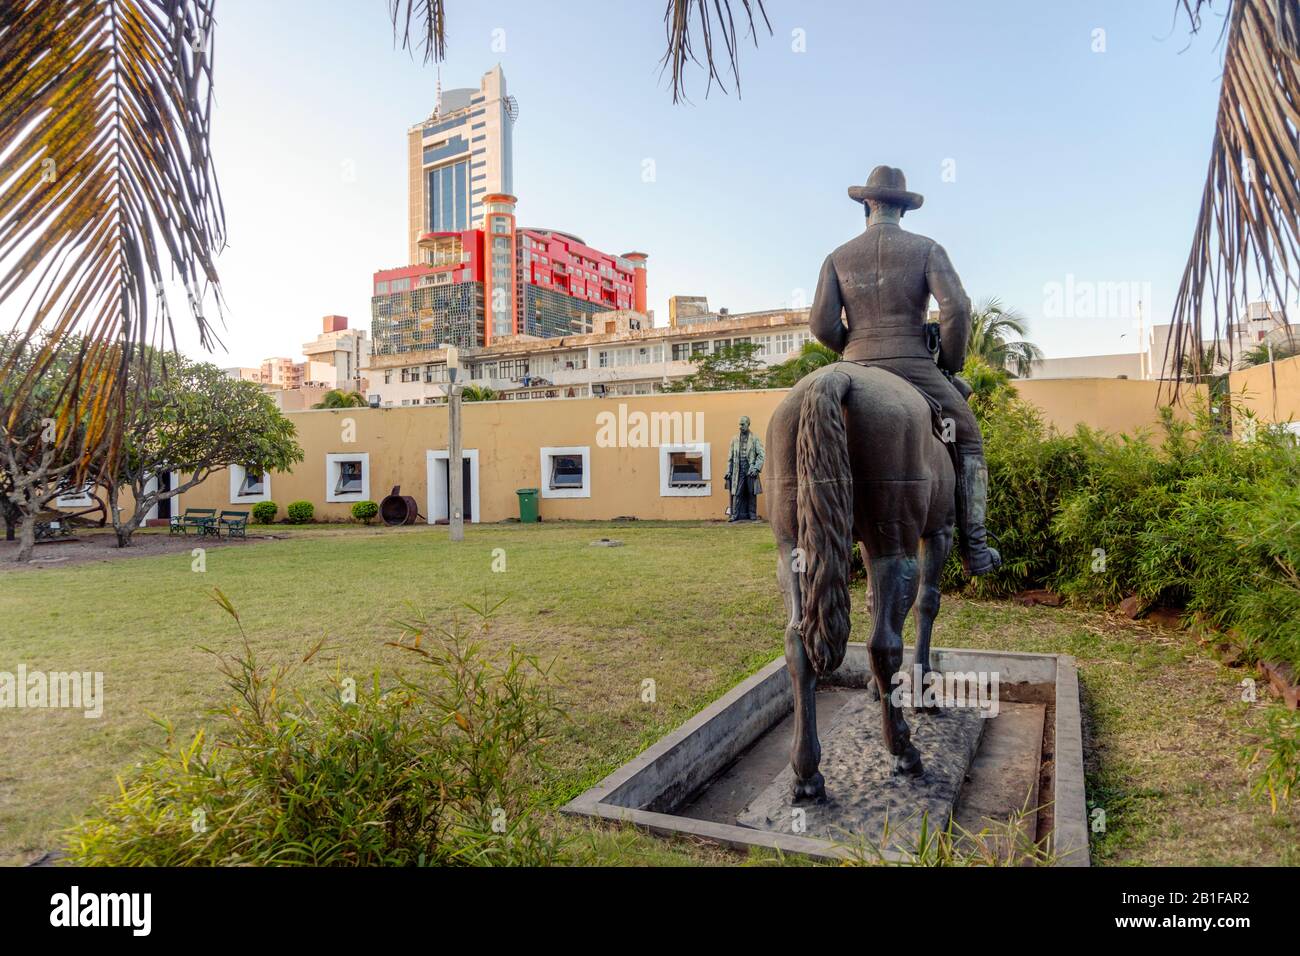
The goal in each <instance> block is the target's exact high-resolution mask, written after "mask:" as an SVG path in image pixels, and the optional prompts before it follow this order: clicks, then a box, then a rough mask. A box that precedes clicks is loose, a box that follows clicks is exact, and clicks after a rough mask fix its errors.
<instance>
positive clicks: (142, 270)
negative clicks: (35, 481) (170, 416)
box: [0, 0, 224, 469]
mask: <svg viewBox="0 0 1300 956" xmlns="http://www.w3.org/2000/svg"><path fill="white" fill-rule="evenodd" d="M212 25H213V17H212V0H115V2H113V3H104V2H101V0H6V2H5V3H4V4H0V156H4V157H5V172H4V178H5V180H6V181H7V182H6V186H5V188H4V189H3V191H0V302H5V303H8V302H9V301H10V299H11V298H12V299H14V300H15V301H16V302H18V303H21V305H20V306H19V308H18V309H16V312H17V317H16V320H15V322H14V328H15V329H19V330H21V332H20V340H21V344H23V345H26V344H27V343H28V342H32V341H35V337H36V336H37V334H38V333H40V332H42V331H43V332H46V333H48V335H46V337H45V338H44V340H43V342H42V345H41V348H40V349H39V353H38V355H37V357H36V360H35V361H34V362H32V363H31V364H30V365H29V366H28V367H27V368H26V369H24V370H23V371H22V372H21V373H19V372H17V370H16V369H15V367H14V366H13V364H12V360H11V361H8V362H5V363H3V367H0V376H6V375H10V374H19V375H20V381H19V382H18V383H17V387H16V388H15V389H14V391H13V398H12V400H11V401H10V402H8V403H6V407H3V408H0V421H2V422H3V423H4V424H6V425H12V424H14V423H16V422H17V421H18V420H19V418H20V417H21V415H22V414H23V410H24V407H25V406H26V405H27V403H29V402H30V401H32V394H33V391H34V389H33V385H34V383H35V382H36V381H37V380H38V379H40V378H41V376H43V375H45V374H46V373H47V372H48V371H49V370H50V369H51V368H52V366H53V363H54V362H55V355H56V352H57V350H58V346H59V343H60V342H61V341H62V340H64V339H65V338H66V337H67V336H69V335H71V334H73V333H75V332H78V331H80V332H82V333H84V334H83V336H82V338H81V339H80V344H79V350H80V353H81V359H80V361H77V362H75V364H74V369H75V372H74V374H73V375H70V376H68V377H67V387H66V388H65V389H63V390H62V391H61V393H60V395H59V396H57V397H55V399H54V401H55V402H56V407H55V408H53V409H50V410H49V411H46V412H45V414H52V415H54V416H55V417H56V418H57V420H58V421H59V423H60V425H59V429H60V433H59V436H58V441H59V443H60V445H63V444H64V443H68V442H73V441H74V440H73V439H71V437H70V436H71V434H72V433H73V432H74V431H78V430H77V429H73V428H71V427H69V426H70V423H71V421H72V419H74V418H83V417H84V421H85V425H86V427H85V428H84V429H81V430H80V434H79V437H78V438H77V439H76V440H75V446H76V447H75V448H73V447H72V446H71V445H68V449H69V451H70V452H71V453H72V454H75V455H77V456H79V457H80V459H81V462H82V467H83V469H85V468H88V467H89V464H90V461H91V459H92V458H94V457H95V456H96V455H97V454H98V453H100V452H101V451H107V452H108V453H109V455H110V457H111V456H113V455H115V454H116V453H117V451H118V449H119V447H120V442H119V441H118V438H119V437H120V433H121V428H122V425H123V417H124V415H125V409H126V407H127V402H126V390H127V388H128V384H127V383H128V381H134V380H135V379H136V376H128V375H127V373H126V370H127V368H128V367H129V366H130V365H131V362H132V358H131V356H132V354H133V353H140V354H143V353H142V349H143V348H144V347H145V346H148V345H149V344H151V343H158V342H161V341H163V340H165V339H166V338H167V337H168V336H167V333H168V331H169V330H170V326H171V315H172V309H173V307H174V306H175V304H176V300H177V299H181V300H182V301H183V302H184V303H185V304H184V305H183V306H181V308H184V309H185V310H187V311H188V312H189V313H190V314H191V317H192V319H193V321H194V323H195V325H196V326H197V327H198V330H199V338H200V341H201V343H202V344H203V345H204V347H205V348H210V347H211V346H212V345H213V344H215V343H216V338H215V336H214V334H213V331H212V327H211V325H210V323H209V319H208V317H207V315H206V314H205V312H204V303H205V300H207V299H208V298H209V297H211V298H212V299H213V300H214V301H215V304H216V306H217V308H218V310H219V309H220V297H219V295H216V293H215V285H216V280H217V272H216V266H215V259H216V254H217V252H218V251H219V250H220V249H221V247H222V245H223V242H224V239H223V236H224V222H223V213H222V206H221V194H220V192H219V191H218V189H217V184H216V178H215V176H214V174H213V169H212V159H211V155H210V153H209V148H208V131H209V120H210V111H211V105H212V99H211V92H212V66H211V63H212V61H211V54H210V51H211V48H212ZM174 279H179V283H176V282H174V281H173V280H174ZM178 287H183V289H184V293H183V295H181V294H178V292H179V288H178ZM12 354H16V353H11V356H12ZM143 384H144V383H142V385H143Z"/></svg>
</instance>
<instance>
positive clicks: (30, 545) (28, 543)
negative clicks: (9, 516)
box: [14, 514, 36, 564]
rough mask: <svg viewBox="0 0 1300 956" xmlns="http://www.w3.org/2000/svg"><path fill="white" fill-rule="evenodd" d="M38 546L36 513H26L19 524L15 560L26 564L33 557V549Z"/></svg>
mask: <svg viewBox="0 0 1300 956" xmlns="http://www.w3.org/2000/svg"><path fill="white" fill-rule="evenodd" d="M35 547H36V515H34V514H24V515H23V517H22V521H21V523H20V524H19V525H18V553H17V554H15V555H14V561H15V562H17V563H19V564H25V563H27V562H28V561H30V560H31V559H32V550H33V549H34V548H35Z"/></svg>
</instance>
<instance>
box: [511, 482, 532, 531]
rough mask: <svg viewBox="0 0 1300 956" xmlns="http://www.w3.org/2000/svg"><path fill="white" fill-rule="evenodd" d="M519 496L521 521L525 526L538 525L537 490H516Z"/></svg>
mask: <svg viewBox="0 0 1300 956" xmlns="http://www.w3.org/2000/svg"><path fill="white" fill-rule="evenodd" d="M515 494H517V495H518V496H519V520H520V521H521V522H522V523H524V524H536V523H537V489H536V488H516V489H515Z"/></svg>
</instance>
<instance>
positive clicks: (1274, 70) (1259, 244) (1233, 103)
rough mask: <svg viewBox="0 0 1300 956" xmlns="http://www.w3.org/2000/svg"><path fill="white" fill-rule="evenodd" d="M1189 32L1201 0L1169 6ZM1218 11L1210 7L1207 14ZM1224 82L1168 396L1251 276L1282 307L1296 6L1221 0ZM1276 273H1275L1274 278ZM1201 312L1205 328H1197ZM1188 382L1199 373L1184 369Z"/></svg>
mask: <svg viewBox="0 0 1300 956" xmlns="http://www.w3.org/2000/svg"><path fill="white" fill-rule="evenodd" d="M1178 6H1179V7H1181V9H1182V11H1183V12H1184V13H1185V14H1186V15H1187V18H1188V20H1189V22H1190V24H1191V32H1192V33H1193V34H1195V33H1197V32H1198V31H1199V30H1200V28H1201V12H1202V10H1203V9H1209V8H1210V7H1211V3H1210V0H1178ZM1213 12H1214V13H1216V14H1218V13H1219V12H1220V11H1219V10H1218V9H1214V10H1213ZM1222 16H1223V23H1224V26H1223V30H1224V33H1225V34H1226V36H1227V42H1226V43H1225V45H1224V54H1223V81H1222V84H1221V86H1220V89H1219V107H1218V114H1217V117H1216V120H1215V131H1214V142H1213V144H1212V145H1211V147H1210V163H1209V169H1208V170H1207V171H1206V174H1205V186H1204V189H1203V191H1202V194H1201V209H1200V214H1199V216H1198V217H1197V221H1196V228H1195V230H1194V231H1193V233H1192V248H1191V251H1190V252H1189V253H1188V256H1187V265H1186V267H1185V268H1184V270H1183V277H1182V282H1181V283H1180V285H1179V287H1178V295H1177V297H1176V299H1175V300H1174V310H1173V319H1172V324H1173V328H1172V329H1171V330H1170V335H1171V347H1170V349H1169V354H1170V355H1171V356H1172V361H1173V369H1172V372H1173V378H1174V384H1173V392H1174V394H1175V395H1176V394H1177V390H1178V382H1179V381H1180V380H1181V379H1182V377H1183V372H1184V369H1185V368H1186V367H1187V366H1186V360H1187V358H1188V357H1189V356H1192V357H1194V356H1195V354H1196V350H1197V349H1199V347H1200V346H1199V343H1200V342H1202V341H1204V340H1207V339H1209V340H1212V341H1216V342H1217V341H1219V340H1220V339H1223V338H1228V339H1229V342H1231V337H1230V336H1228V335H1227V333H1228V328H1227V327H1228V326H1229V325H1230V324H1231V323H1230V320H1229V319H1228V318H1226V315H1227V314H1230V312H1229V313H1225V317H1221V316H1220V309H1221V308H1224V307H1226V308H1227V309H1228V310H1231V309H1232V308H1233V307H1234V306H1235V305H1236V304H1237V303H1239V302H1241V303H1244V302H1246V301H1247V300H1248V298H1249V286H1248V283H1249V280H1250V278H1251V275H1252V273H1254V274H1255V275H1258V276H1259V277H1260V280H1261V282H1262V284H1263V285H1264V286H1265V291H1269V290H1271V292H1272V294H1273V295H1274V296H1275V297H1276V298H1277V301H1279V302H1285V301H1286V295H1285V291H1284V286H1285V285H1287V284H1289V283H1290V282H1291V281H1292V280H1293V279H1294V276H1293V275H1292V274H1291V273H1290V270H1291V268H1292V263H1294V262H1296V259H1297V253H1298V252H1300V249H1298V245H1300V183H1298V182H1297V170H1298V169H1300V155H1298V154H1297V142H1296V134H1295V120H1294V117H1295V104H1296V103H1297V102H1300V9H1298V7H1297V4H1296V2H1295V0H1226V3H1225V4H1224V7H1223V9H1222ZM1279 273H1280V274H1279ZM1206 311H1210V312H1212V314H1213V328H1212V330H1210V331H1209V332H1208V334H1207V331H1206V330H1205V329H1203V328H1202V322H1203V316H1204V315H1205V312H1206ZM1190 372H1191V375H1192V376H1193V377H1195V376H1196V375H1197V374H1198V372H1199V370H1198V369H1196V368H1192V369H1190Z"/></svg>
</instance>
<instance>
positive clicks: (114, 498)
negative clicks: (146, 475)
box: [108, 488, 153, 548]
mask: <svg viewBox="0 0 1300 956" xmlns="http://www.w3.org/2000/svg"><path fill="white" fill-rule="evenodd" d="M138 490H139V489H135V488H133V489H132V492H133V495H132V503H133V504H134V505H135V511H134V512H133V513H132V515H131V517H130V519H129V520H127V521H123V520H122V509H121V508H119V507H118V489H117V488H110V489H109V490H108V512H109V515H110V516H111V517H112V519H113V530H114V531H115V532H116V533H117V546H118V547H119V548H129V547H131V536H132V535H133V534H135V529H136V528H138V527H140V522H141V520H143V518H144V516H145V514H146V513H147V512H148V511H149V509H150V508H152V507H153V501H152V500H151V499H150V498H148V497H147V496H146V499H145V501H143V502H141V501H140V499H139V498H136V497H134V492H136V491H138ZM142 504H143V507H141V505H142Z"/></svg>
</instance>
